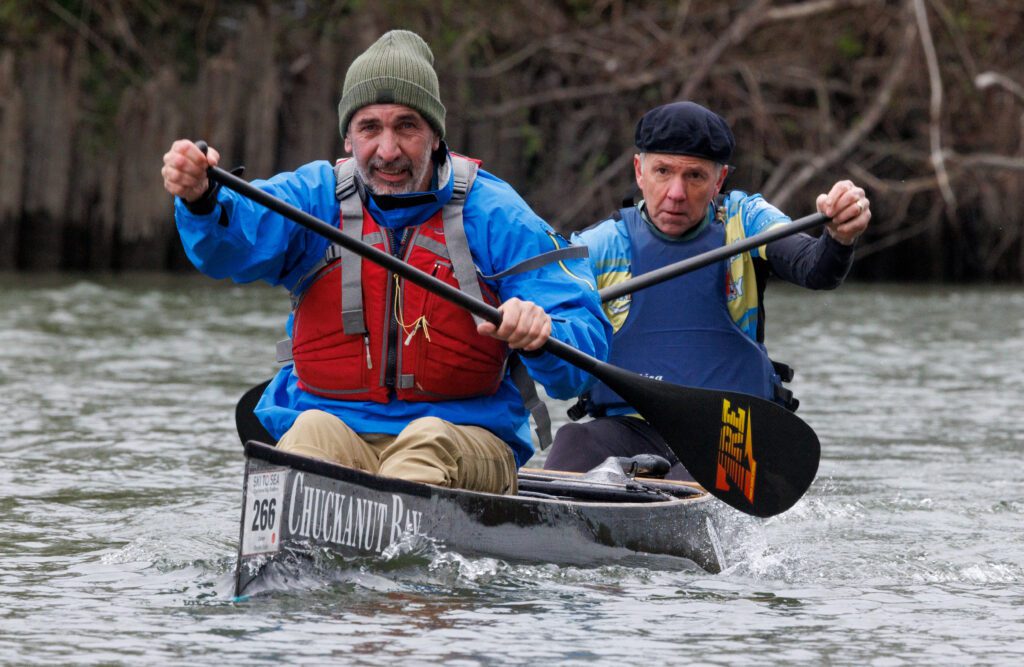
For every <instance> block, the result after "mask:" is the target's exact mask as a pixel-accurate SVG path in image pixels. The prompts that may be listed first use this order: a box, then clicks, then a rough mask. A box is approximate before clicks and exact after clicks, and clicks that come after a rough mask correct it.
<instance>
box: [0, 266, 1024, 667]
mask: <svg viewBox="0 0 1024 667" xmlns="http://www.w3.org/2000/svg"><path fill="white" fill-rule="evenodd" d="M286 308H287V299H286V296H285V295H284V294H283V293H279V292H276V291H273V290H270V289H269V288H265V287H257V286H236V285H232V284H229V283H220V282H215V281H212V280H208V279H204V278H201V277H193V276H188V277H185V276H172V277H149V276H128V277H117V278H96V277H81V276H50V277H22V276H0V432H2V433H3V438H2V439H0V516H2V521H3V523H2V524H0V563H2V567H0V664H138V665H152V664H182V665H183V664H214V663H222V664H280V663H287V664H301V663H305V664H324V663H333V664H381V663H385V662H386V663H399V664H437V663H445V664H459V665H482V664H500V665H506V664H512V665H516V664H541V663H544V664H581V665H582V664H590V663H599V664H618V663H622V662H644V663H648V664H684V663H692V664H716V665H717V664H721V665H725V664H728V665H775V664H783V663H789V664H809V665H820V664H832V665H880V666H890V665H911V664H914V665H932V664H950V665H964V664H985V665H988V664H992V665H1004V664H1005V665H1011V664H1013V665H1016V664H1021V662H1022V661H1024V532H1022V529H1024V455H1022V442H1024V438H1022V435H1021V434H1024V410H1022V400H1021V397H1022V394H1024V290H1022V289H992V288H989V289H984V288H947V287H902V286H884V287H878V286H863V285H847V286H845V287H843V288H841V289H840V290H839V291H837V292H834V293H827V294H819V293H809V292H800V291H796V290H793V289H788V288H780V287H779V286H773V288H772V289H770V290H769V300H768V308H769V322H768V336H769V342H770V349H771V351H772V352H773V356H775V357H776V358H778V359H781V360H784V361H788V362H790V363H791V364H793V365H794V366H796V367H797V378H796V381H795V382H794V389H795V390H796V392H797V394H798V396H799V397H800V398H801V400H802V402H803V404H802V407H801V410H800V414H801V416H802V417H803V418H804V419H805V420H806V421H807V422H808V423H809V424H811V426H813V427H814V428H815V430H816V431H817V432H818V434H819V436H820V438H821V441H822V449H823V458H822V463H821V468H820V470H819V474H818V478H817V480H816V481H815V483H814V485H813V486H812V487H811V489H810V491H809V492H808V494H807V495H806V496H805V497H804V498H803V499H802V500H801V501H800V502H799V503H798V504H797V505H796V506H795V507H794V508H793V509H791V510H790V511H788V512H786V513H784V514H782V515H780V516H777V517H774V518H772V519H768V520H758V519H753V518H751V517H747V516H744V515H741V514H738V513H737V512H735V511H733V510H730V509H729V508H726V507H722V508H721V509H720V510H719V511H718V512H717V515H716V521H717V522H718V525H719V530H720V532H721V537H722V542H723V544H722V546H723V549H724V551H725V554H726V558H727V565H728V567H727V569H726V570H725V571H724V572H723V573H721V574H718V575H710V574H707V573H705V572H702V571H693V572H686V571H684V572H664V571H656V570H646V569H630V568H624V567H603V568H596V569H584V568H562V567H557V566H554V565H522V564H510V563H505V562H501V561H497V560H492V559H486V558H467V557H464V556H462V555H460V554H457V553H453V552H448V551H445V550H443V549H437V550H436V551H434V552H431V553H420V554H414V555H409V556H404V557H400V558H398V559H397V560H395V561H390V562H383V563H381V562H373V561H362V562H351V563H338V564H336V566H335V567H330V568H321V569H312V568H311V569H310V571H309V572H307V573H304V574H303V576H301V577H299V578H298V579H297V580H295V581H292V582H291V583H290V584H289V585H288V586H286V587H283V588H279V589H278V590H274V591H272V592H266V593H263V594H260V595H256V596H254V597H252V598H250V599H248V600H246V601H243V602H238V601H234V600H233V599H232V596H231V594H232V590H231V588H232V580H231V575H232V570H233V567H234V556H235V550H236V548H237V540H238V525H239V518H240V511H241V486H242V456H241V448H240V446H239V443H238V440H237V437H236V435H235V432H234V424H233V412H232V411H233V406H234V403H235V400H236V399H237V398H238V396H239V395H240V394H241V393H242V391H243V390H244V389H245V388H247V387H248V386H249V385H251V384H254V383H256V382H257V381H260V380H262V379H264V378H266V377H268V376H269V375H270V374H271V373H272V372H273V370H274V364H273V359H272V358H273V347H274V342H275V341H276V340H277V338H278V337H279V334H280V330H281V325H282V322H283V317H284V313H285V310H286ZM554 407H555V408H556V411H557V410H559V409H562V408H563V406H561V405H560V404H557V405H554ZM537 460H539V459H537ZM535 463H536V460H535Z"/></svg>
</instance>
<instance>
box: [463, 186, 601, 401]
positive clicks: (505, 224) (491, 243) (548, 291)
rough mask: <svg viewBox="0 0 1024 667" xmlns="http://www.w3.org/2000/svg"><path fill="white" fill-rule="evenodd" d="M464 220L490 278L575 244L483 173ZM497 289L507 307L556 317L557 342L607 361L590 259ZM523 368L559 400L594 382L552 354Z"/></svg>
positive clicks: (528, 360) (506, 281)
mask: <svg viewBox="0 0 1024 667" xmlns="http://www.w3.org/2000/svg"><path fill="white" fill-rule="evenodd" d="M464 220H465V225H466V233H467V236H469V237H470V239H471V242H470V246H471V248H472V249H473V259H474V261H475V262H476V263H477V266H479V267H480V270H481V271H483V272H484V273H485V274H487V275H492V274H496V273H499V272H501V271H504V270H505V269H508V268H510V267H512V266H515V265H516V264H518V263H520V262H522V261H524V260H526V259H529V258H531V257H534V256H536V255H539V254H541V253H544V252H548V251H550V250H554V249H555V248H557V247H565V246H566V245H568V244H567V242H566V241H565V239H564V238H562V237H561V236H560V235H559V234H557V233H556V232H555V231H554V229H552V228H551V226H550V225H548V224H547V223H546V222H544V221H543V220H541V218H540V217H539V216H537V214H536V213H534V212H533V211H532V210H531V209H530V207H529V206H528V205H527V204H526V202H524V201H523V200H522V198H521V197H519V195H518V194H516V193H515V191H514V190H512V188H511V186H509V185H508V184H507V183H505V182H503V181H501V180H499V179H497V178H495V177H494V176H492V175H490V174H488V173H487V172H484V171H480V172H479V174H478V175H477V179H476V183H475V184H474V186H473V190H472V191H471V193H470V197H469V198H468V199H467V205H466V207H465V210H464ZM472 239H484V242H483V243H481V242H479V241H477V242H475V243H474V242H473V241H472ZM492 287H493V288H495V289H496V290H497V293H498V296H499V298H500V299H501V301H503V302H504V301H507V300H508V299H511V298H513V297H518V298H519V299H522V300H524V301H532V302H534V303H536V304H538V305H539V306H541V307H542V308H543V309H544V310H545V311H546V312H547V313H548V314H549V315H550V316H551V320H552V325H551V329H552V331H551V335H552V336H553V337H554V338H557V339H558V340H560V341H562V342H563V343H566V344H567V345H571V346H572V347H575V348H576V349H578V350H580V351H582V352H585V353H586V354H589V355H591V356H593V357H596V358H598V359H600V360H601V361H604V360H606V359H607V358H608V347H609V340H610V339H611V325H610V324H609V323H608V320H607V319H605V317H604V315H603V314H602V312H601V303H600V301H599V297H598V294H597V289H596V283H595V280H594V275H593V272H592V271H591V268H590V263H589V261H587V260H586V259H583V258H580V259H571V260H563V261H561V262H554V263H550V264H546V265H544V266H542V267H540V268H538V269H535V270H532V271H527V272H524V273H518V274H513V275H511V276H508V277H506V278H502V279H501V280H499V281H498V283H497V284H496V285H492ZM523 362H524V363H525V364H526V367H527V369H528V370H529V371H530V375H531V376H533V378H534V379H535V380H537V381H538V382H540V383H541V384H542V385H544V388H545V389H546V390H547V393H548V395H549V396H551V397H553V398H565V399H567V398H574V397H576V396H578V395H579V394H580V393H581V392H582V391H583V389H584V387H585V386H586V385H587V383H588V382H589V380H590V376H589V375H588V374H587V373H585V372H583V371H581V370H580V369H578V368H576V367H575V366H573V365H572V364H569V363H568V362H565V361H562V360H561V359H559V358H557V357H555V356H554V355H551V354H548V353H544V354H540V355H537V356H524V357H523Z"/></svg>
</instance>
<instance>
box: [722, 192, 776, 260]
mask: <svg viewBox="0 0 1024 667" xmlns="http://www.w3.org/2000/svg"><path fill="white" fill-rule="evenodd" d="M725 205H726V215H727V216H728V217H730V218H731V217H732V216H733V215H735V214H736V212H737V209H739V213H741V215H742V218H741V219H742V220H743V235H744V237H746V238H749V237H751V236H754V235H755V234H760V233H761V232H764V231H767V230H768V229H770V228H771V227H774V226H775V225H777V224H785V223H787V222H791V220H790V218H789V216H788V215H786V214H785V213H783V212H782V211H780V210H779V209H777V208H775V207H774V206H772V205H771V204H769V203H768V202H767V201H765V199H764V197H762V196H761V195H759V194H753V195H748V194H747V193H745V192H741V191H739V190H734V191H732V192H730V193H729V194H728V195H727V196H726V198H725ZM750 254H751V255H752V256H754V257H760V256H761V255H760V249H759V248H755V249H754V250H752V251H751V252H750Z"/></svg>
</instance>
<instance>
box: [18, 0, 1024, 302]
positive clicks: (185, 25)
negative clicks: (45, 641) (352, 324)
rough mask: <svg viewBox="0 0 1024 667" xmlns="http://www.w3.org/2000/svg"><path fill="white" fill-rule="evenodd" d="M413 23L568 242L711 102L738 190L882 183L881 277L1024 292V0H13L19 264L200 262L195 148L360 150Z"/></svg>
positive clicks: (451, 116) (457, 108)
mask: <svg viewBox="0 0 1024 667" xmlns="http://www.w3.org/2000/svg"><path fill="white" fill-rule="evenodd" d="M395 27H402V28H407V29H411V30H415V31H417V32H419V33H420V34H421V35H422V36H423V37H424V38H425V39H426V40H427V42H428V43H429V44H430V45H431V47H432V48H433V50H434V54H435V58H436V67H437V69H438V72H439V75H440V78H441V88H442V96H443V101H444V103H445V105H446V106H447V108H448V123H447V125H448V141H449V144H450V145H451V147H452V148H453V149H454V150H457V151H459V152H462V153H466V154H469V155H473V156H475V157H479V158H481V159H483V160H484V166H485V168H487V169H489V170H490V171H492V172H494V173H496V174H497V175H499V176H501V177H503V178H504V179H506V180H508V181H509V182H510V183H512V184H513V185H514V186H515V187H516V188H517V189H518V190H519V191H520V192H521V193H522V194H523V196H524V197H525V198H526V200H527V201H529V202H530V203H531V205H532V206H533V207H534V208H535V209H536V210H537V211H538V213H540V214H541V215H542V216H543V217H545V218H546V219H547V220H549V221H550V222H551V223H552V224H553V225H554V226H555V227H557V228H558V229H560V230H561V231H562V232H565V233H568V232H570V231H573V230H575V229H580V228H582V227H585V226H587V225H588V224H590V223H592V222H594V221H596V220H598V219H600V218H601V217H603V216H605V215H606V214H608V213H609V212H610V211H611V210H612V209H614V208H616V207H617V206H618V203H619V201H620V200H621V198H622V197H623V196H624V195H626V194H628V193H629V192H630V191H631V187H632V184H633V179H632V171H631V169H632V167H631V159H632V155H633V148H632V141H633V127H634V124H635V122H636V120H637V119H638V118H639V116H640V115H641V114H642V113H643V112H644V111H646V110H647V109H649V108H651V107H653V106H656V105H659V104H662V103H665V102H669V101H673V100H678V99H692V100H694V101H697V102H700V103H702V104H705V105H707V106H709V107H711V108H713V109H715V110H717V111H719V112H720V113H721V114H722V115H723V116H725V117H726V119H727V120H728V121H729V122H730V124H731V125H732V127H733V129H734V131H735V133H736V136H737V140H738V144H739V150H738V151H737V154H736V156H735V159H734V164H735V166H736V170H735V172H734V174H733V176H732V177H731V178H730V181H729V183H727V188H732V189H742V190H746V191H748V192H761V193H763V194H764V195H765V196H766V197H767V198H768V199H769V201H772V202H773V203H775V204H776V205H778V206H779V207H780V208H782V209H783V210H785V211H786V212H788V213H789V214H790V215H792V216H793V217H798V216H802V215H806V214H808V213H811V212H813V210H814V197H815V195H816V194H817V193H819V192H824V191H826V189H827V188H828V186H829V185H830V184H831V183H832V182H834V181H835V180H838V179H840V178H851V179H853V180H854V181H856V182H857V183H858V184H860V185H863V186H864V187H865V189H866V190H867V191H868V194H869V197H870V199H871V201H872V208H873V210H874V214H875V217H874V220H873V222H872V227H871V229H870V230H869V232H868V234H867V235H866V236H865V238H864V239H862V241H861V244H860V248H859V251H858V262H857V265H856V268H855V274H856V276H857V277H858V278H860V279H871V280H929V281H948V282H968V281H973V282H979V281H986V282H1009V283H1019V282H1022V280H1024V243H1022V239H1021V229H1022V218H1024V212H1022V210H1024V207H1022V199H1024V87H1022V83H1024V40H1022V39H1021V35H1022V34H1024V2H1021V0H803V1H797V2H787V1H782V0H774V1H772V0H734V1H732V2H723V1H719V0H678V1H672V2H669V1H664V0H663V1H658V2H654V1H643V0H630V1H626V0H593V1H588V0H508V1H506V2H491V1H487V0H459V1H458V2H455V1H452V0H439V1H437V2H402V1H398V0H376V1H372V0H334V1H331V0H289V1H285V0H280V1H274V2H272V1H264V2H239V1H235V0H219V1H218V0H178V1H177V2H173V3H168V2H164V1H162V0H31V1H27V0H0V270H136V269H147V270H153V269H155V270H166V269H171V270H180V269H183V268H186V267H187V266H188V264H187V260H185V259H184V257H183V255H182V253H181V249H180V247H179V243H178V241H177V236H176V232H175V229H174V225H173V221H172V214H171V202H170V198H169V196H168V195H167V194H166V193H165V192H164V190H163V187H162V182H161V179H160V174H159V171H160V165H161V157H162V155H163V153H164V152H165V151H166V149H167V148H168V147H169V146H170V144H171V142H172V140H173V139H175V138H178V137H190V138H205V139H207V140H208V141H209V142H210V143H211V144H213V145H215V146H216V147H218V149H219V150H220V151H221V154H222V156H223V163H224V166H233V165H236V164H245V165H246V167H247V172H246V176H247V177H249V178H257V177H266V176H269V175H271V174H273V173H275V172H277V171H281V170H287V169H292V168H294V167H296V166H298V165H299V164H301V163H303V162H306V161H309V160H313V159H334V158H336V157H340V156H341V155H342V148H341V141H340V138H339V136H338V128H337V117H336V105H337V101H338V97H339V95H340V91H341V84H342V80H343V78H344V74H345V70H346V68H347V66H348V64H349V63H350V62H351V60H352V59H353V58H354V57H355V56H356V55H357V54H358V53H360V52H361V51H362V50H363V49H365V48H366V47H367V46H368V45H369V44H370V43H372V42H373V41H374V40H375V39H376V38H377V37H378V36H379V35H380V34H381V33H383V32H384V31H386V30H388V29H391V28H395Z"/></svg>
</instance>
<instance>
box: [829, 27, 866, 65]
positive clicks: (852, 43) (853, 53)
mask: <svg viewBox="0 0 1024 667" xmlns="http://www.w3.org/2000/svg"><path fill="white" fill-rule="evenodd" d="M836 49H837V50H838V51H839V54H840V55H841V56H843V57H844V58H846V59H847V60H856V59H857V58H860V57H861V56H863V55H864V40H862V39H861V38H860V36H859V35H857V34H854V33H853V32H852V31H850V30H844V31H843V32H842V33H841V34H840V35H839V38H838V39H837V40H836Z"/></svg>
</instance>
